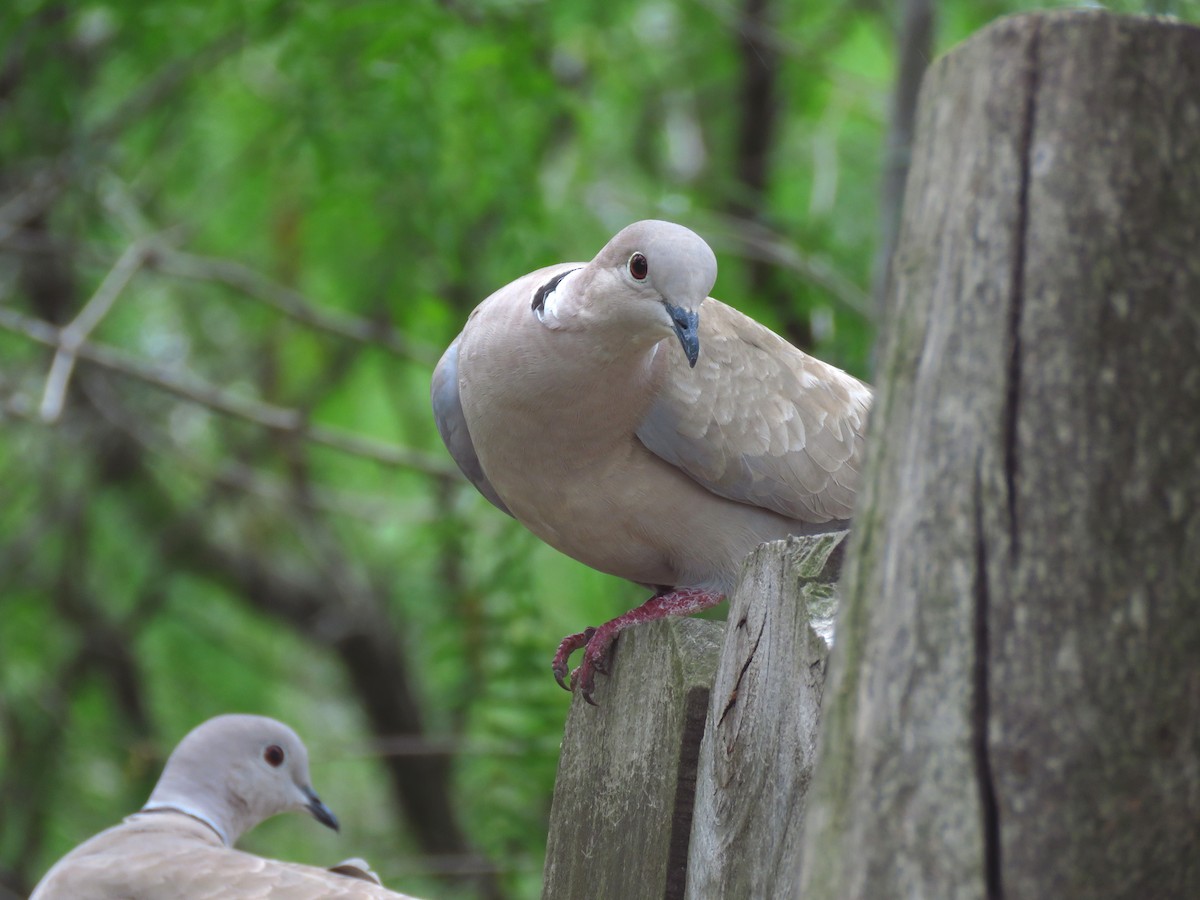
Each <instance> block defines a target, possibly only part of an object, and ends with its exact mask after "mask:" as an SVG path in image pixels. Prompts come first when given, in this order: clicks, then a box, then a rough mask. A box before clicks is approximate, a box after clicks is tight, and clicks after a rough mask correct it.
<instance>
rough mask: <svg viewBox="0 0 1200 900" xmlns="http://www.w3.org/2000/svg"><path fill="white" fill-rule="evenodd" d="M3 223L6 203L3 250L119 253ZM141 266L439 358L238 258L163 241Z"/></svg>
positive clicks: (405, 353) (422, 357)
mask: <svg viewBox="0 0 1200 900" xmlns="http://www.w3.org/2000/svg"><path fill="white" fill-rule="evenodd" d="M3 222H4V218H3V207H0V249H2V250H6V251H10V252H13V253H24V254H51V253H58V252H67V251H69V252H71V253H73V254H75V255H76V256H78V257H80V259H81V261H82V262H83V263H84V264H86V265H100V264H103V263H104V261H106V260H109V259H111V258H112V255H113V252H114V248H112V247H111V246H108V245H105V244H97V243H86V242H70V241H64V240H62V239H59V238H53V237H50V236H47V235H37V236H31V235H29V234H27V233H18V234H13V235H11V236H7V237H6V236H5V234H4V233H3ZM142 267H143V269H144V270H145V271H147V272H155V273H158V274H160V275H165V276H168V277H171V278H182V279H186V280H189V281H202V282H212V283H215V284H221V285H224V286H225V287H228V288H231V289H232V290H234V291H235V292H237V293H238V294H241V295H243V296H245V297H248V298H250V299H251V300H258V301H260V302H262V303H264V304H266V305H267V306H269V307H271V308H272V309H274V310H276V311H278V312H280V313H282V314H283V315H285V316H287V317H288V318H290V319H292V320H293V321H296V322H299V323H300V324H302V325H305V326H307V327H309V328H312V329H314V330H317V331H324V332H327V333H329V334H331V335H334V336H335V337H340V338H346V339H349V340H352V341H355V342H357V343H360V344H365V345H370V346H375V347H379V348H381V349H383V350H386V351H387V352H389V353H391V354H393V355H395V356H398V357H402V358H404V359H409V360H412V361H413V362H416V363H419V364H421V365H427V366H432V365H433V364H434V363H436V362H437V359H438V352H439V351H438V350H437V349H435V348H433V347H430V346H429V345H428V344H423V343H421V342H420V341H414V340H412V339H411V338H409V337H407V336H405V335H404V334H402V333H401V332H400V331H399V330H398V329H396V328H395V327H394V326H392V325H390V324H388V323H386V322H378V321H372V320H370V319H366V318H362V317H360V316H354V315H350V314H348V313H343V312H335V311H332V310H330V309H327V308H323V307H321V306H320V305H319V304H317V303H314V302H313V301H312V300H311V299H309V298H308V297H306V296H305V295H304V294H303V293H301V292H300V291H297V290H295V289H293V288H288V287H284V286H283V285H281V284H279V283H278V282H275V281H272V280H271V279H270V278H268V277H267V276H266V275H263V274H262V273H261V272H259V271H257V270H256V269H254V268H252V267H251V266H248V265H246V264H245V263H242V262H238V261H237V260H233V259H225V258H222V257H217V256H204V255H201V254H196V253H187V252H184V251H181V250H176V249H174V248H172V247H169V246H166V245H164V244H161V243H159V244H156V245H155V246H153V247H152V248H151V249H149V250H148V252H147V253H146V255H145V258H144V259H143V261H142Z"/></svg>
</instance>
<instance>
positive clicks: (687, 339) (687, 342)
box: [666, 303, 700, 369]
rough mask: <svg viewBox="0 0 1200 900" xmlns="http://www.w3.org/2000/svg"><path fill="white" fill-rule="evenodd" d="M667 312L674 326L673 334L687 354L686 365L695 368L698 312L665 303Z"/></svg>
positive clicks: (698, 343)
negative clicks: (676, 336) (677, 337)
mask: <svg viewBox="0 0 1200 900" xmlns="http://www.w3.org/2000/svg"><path fill="white" fill-rule="evenodd" d="M666 306H667V314H668V315H669V316H670V317H671V322H672V324H673V325H674V326H675V334H676V335H678V336H679V343H681V344H682V345H683V352H684V353H686V354H687V360H688V365H689V366H691V367H692V368H693V369H694V368H696V360H697V359H699V358H700V333H699V332H700V314H699V313H698V312H694V311H692V310H690V309H683V308H681V307H678V306H672V305H671V304H670V303H668V304H666Z"/></svg>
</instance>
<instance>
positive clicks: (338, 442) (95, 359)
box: [0, 306, 458, 478]
mask: <svg viewBox="0 0 1200 900" xmlns="http://www.w3.org/2000/svg"><path fill="white" fill-rule="evenodd" d="M0 328H4V329H6V330H8V331H12V332H15V333H17V334H21V335H24V336H25V337H27V338H29V339H30V340H32V341H35V342H37V343H39V344H43V345H45V346H47V347H52V348H54V349H55V350H59V349H62V348H63V346H64V345H63V340H62V333H61V331H60V329H58V328H56V327H55V326H53V325H51V324H50V323H48V322H44V321H42V320H41V319H36V318H32V317H30V316H25V315H22V314H21V313H19V312H17V311H15V310H13V309H11V308H9V307H4V306H0ZM75 354H76V356H78V357H79V358H80V359H85V360H87V361H88V362H90V363H93V364H95V365H97V366H101V367H102V368H105V369H108V370H110V371H113V372H117V373H119V374H121V375H125V376H127V377H129V378H134V379H136V380H138V381H141V382H143V383H145V384H149V385H152V386H153V387H156V388H159V389H161V390H164V391H166V392H167V393H170V394H174V395H175V396H177V397H180V398H182V399H184V400H188V401H191V402H192V403H198V404H200V405H201V406H206V407H208V408H209V409H213V410H216V411H217V412H220V413H224V414H225V415H227V416H230V417H232V418H236V419H242V420H244V421H247V422H252V423H254V424H255V425H259V426H261V427H263V428H266V429H268V430H271V431H275V432H279V433H282V434H289V435H294V436H296V437H298V438H301V439H302V440H307V441H310V442H312V443H314V444H320V445H322V446H325V447H330V448H332V449H334V450H339V451H341V452H343V453H348V454H351V455H353V456H360V457H363V458H364V459H370V460H374V461H375V462H379V463H382V464H384V465H387V466H394V467H397V468H405V469H413V470H414V471H417V472H422V473H424V474H426V475H432V476H435V477H437V478H456V477H458V470H457V469H456V468H455V467H453V466H451V465H449V464H448V463H446V462H443V461H442V460H441V459H438V458H436V457H434V456H431V455H429V454H426V453H422V452H420V451H416V450H409V449H407V448H404V447H397V446H395V445H393V444H388V443H385V442H383V441H379V440H376V439H374V438H369V437H365V436H363V435H359V434H353V433H351V432H348V431H344V430H342V429H340V428H334V427H332V426H329V425H316V424H313V423H311V422H308V421H306V419H305V417H304V416H302V415H301V414H300V413H298V412H297V411H296V410H293V409H287V408H285V407H281V406H275V405H273V404H270V403H263V402H262V401H259V400H250V399H246V398H244V397H239V396H237V395H236V394H233V393H231V392H229V391H225V390H222V389H220V388H218V387H216V386H215V385H212V384H209V383H207V382H204V381H201V380H200V379H198V378H195V377H187V376H181V375H179V374H176V373H174V372H172V371H170V370H169V369H167V368H165V367H163V366H158V365H154V364H153V363H147V362H144V361H142V360H139V359H135V358H134V357H132V356H129V355H128V354H126V353H124V352H122V351H120V350H118V349H116V348H115V347H109V346H107V345H104V344H97V343H92V342H88V341H82V342H81V343H80V344H79V346H78V347H76V348H75Z"/></svg>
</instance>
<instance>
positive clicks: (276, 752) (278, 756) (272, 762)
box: [263, 744, 283, 769]
mask: <svg viewBox="0 0 1200 900" xmlns="http://www.w3.org/2000/svg"><path fill="white" fill-rule="evenodd" d="M263 759H265V760H266V761H267V765H268V766H272V767H274V768H276V769H278V768H279V767H280V766H282V765H283V748H282V747H280V746H279V745H278V744H272V745H271V746H270V747H268V748H267V749H266V750H264V751H263Z"/></svg>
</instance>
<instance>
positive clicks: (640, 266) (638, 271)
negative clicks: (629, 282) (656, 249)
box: [629, 253, 650, 281]
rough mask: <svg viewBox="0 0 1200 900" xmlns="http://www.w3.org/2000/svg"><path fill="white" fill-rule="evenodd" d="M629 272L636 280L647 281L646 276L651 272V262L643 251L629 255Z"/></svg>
mask: <svg viewBox="0 0 1200 900" xmlns="http://www.w3.org/2000/svg"><path fill="white" fill-rule="evenodd" d="M629 274H630V275H632V276H633V278H634V280H635V281H645V280H646V276H647V275H649V274H650V263H649V262H648V261H647V259H646V257H645V256H643V255H642V254H641V253H635V254H633V256H631V257H629Z"/></svg>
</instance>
